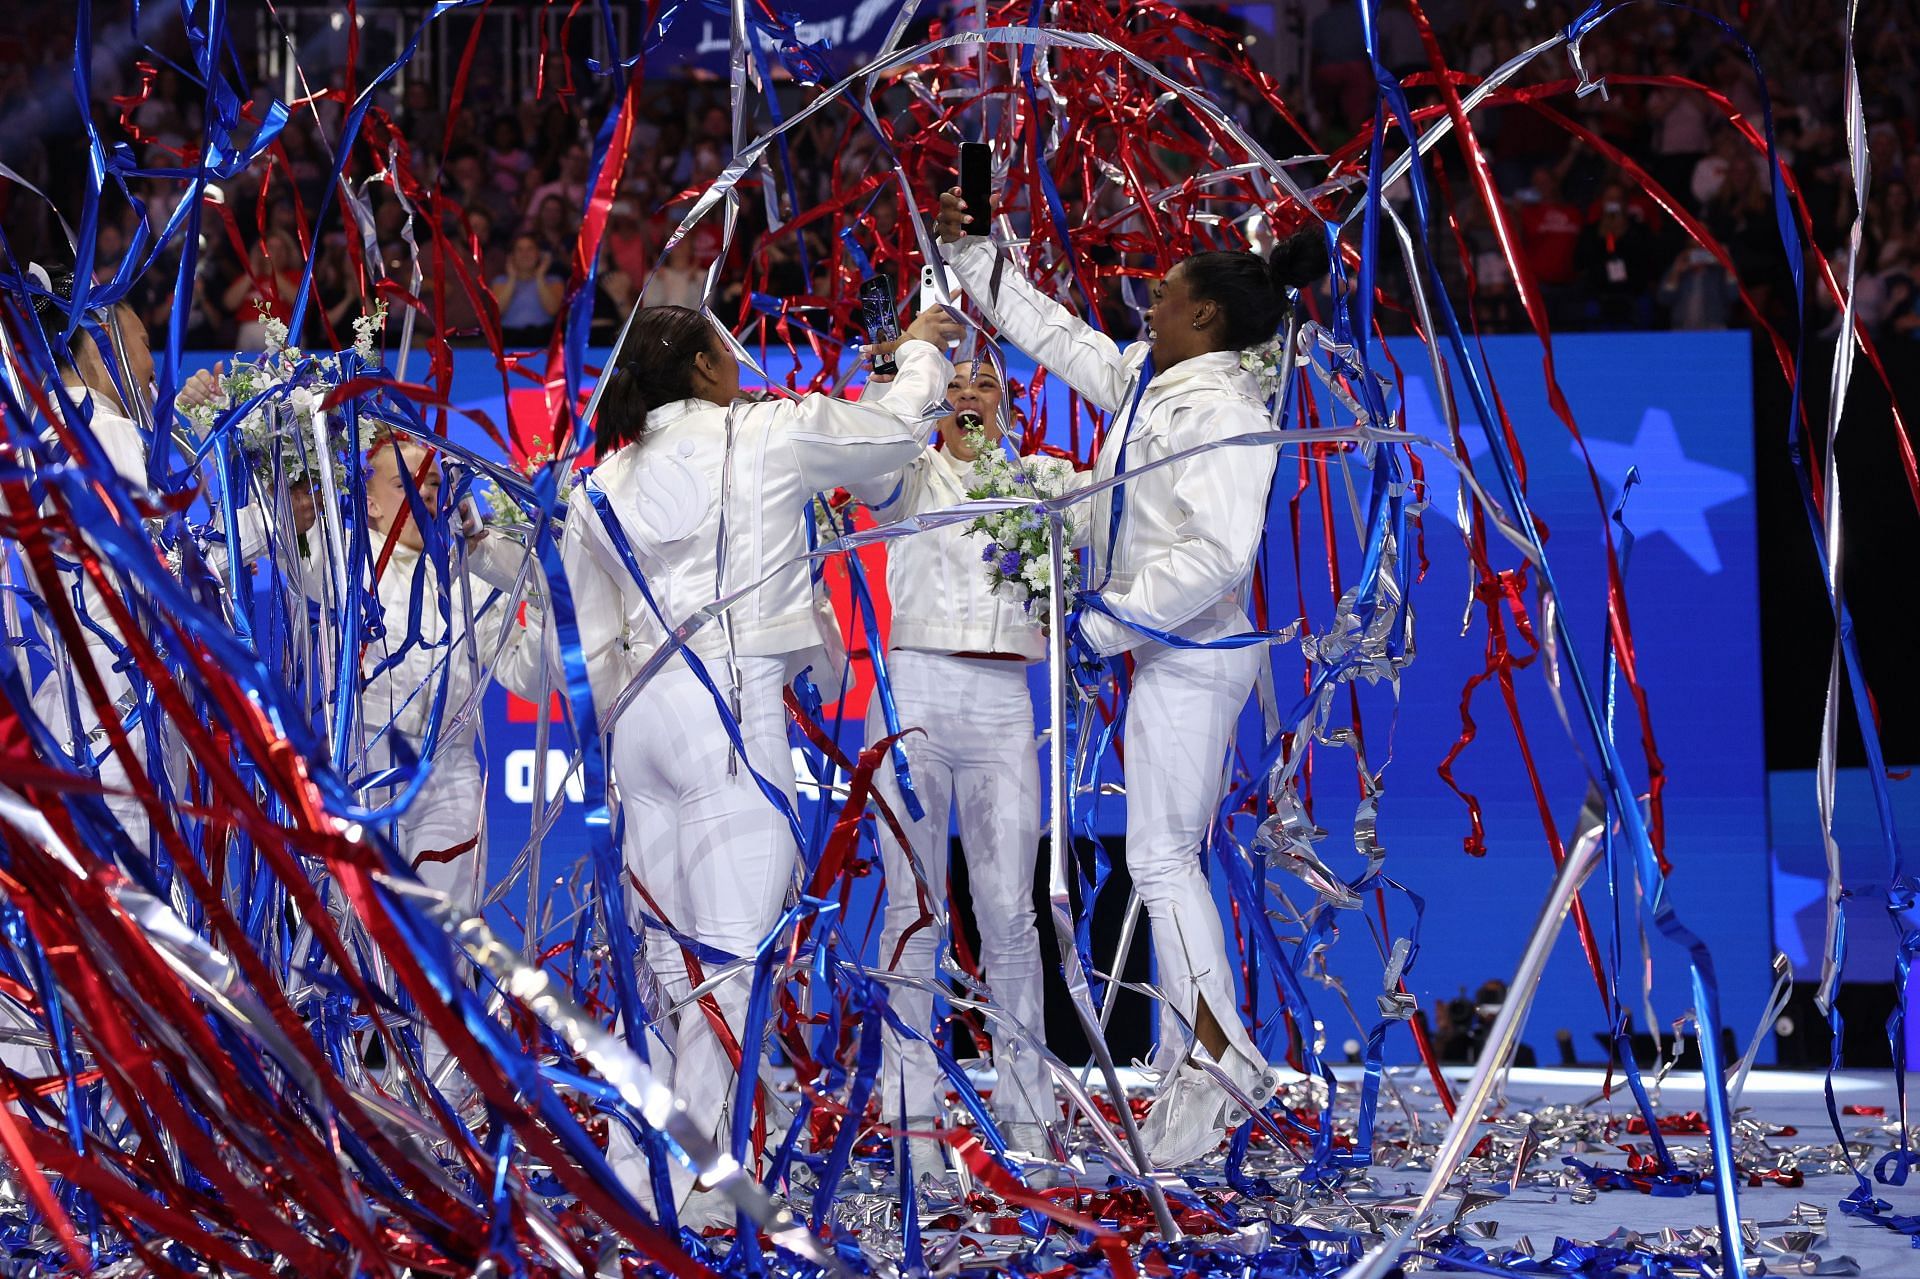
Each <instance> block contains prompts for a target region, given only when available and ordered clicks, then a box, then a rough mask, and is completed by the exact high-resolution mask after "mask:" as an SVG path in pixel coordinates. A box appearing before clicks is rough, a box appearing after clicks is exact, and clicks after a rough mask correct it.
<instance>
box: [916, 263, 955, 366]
mask: <svg viewBox="0 0 1920 1279" xmlns="http://www.w3.org/2000/svg"><path fill="white" fill-rule="evenodd" d="M937 270H939V268H938V267H936V266H934V265H933V263H931V262H928V263H926V264H925V265H923V266H922V267H921V268H920V306H919V309H918V310H916V311H914V314H915V315H919V314H920V313H921V312H922V311H930V310H932V309H933V308H934V307H936V306H939V305H940V279H939V277H938V276H937V275H935V274H934V273H935V272H936V271H937ZM959 345H960V339H958V338H955V339H954V340H953V341H951V342H949V343H947V349H948V350H949V351H951V350H953V349H954V348H955V347H957V346H959Z"/></svg>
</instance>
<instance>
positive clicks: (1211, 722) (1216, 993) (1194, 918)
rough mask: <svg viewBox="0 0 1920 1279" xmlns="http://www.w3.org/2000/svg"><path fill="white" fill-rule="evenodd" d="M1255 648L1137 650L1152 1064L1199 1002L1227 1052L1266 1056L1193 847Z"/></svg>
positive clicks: (1134, 787)
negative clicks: (1160, 1003)
mask: <svg viewBox="0 0 1920 1279" xmlns="http://www.w3.org/2000/svg"><path fill="white" fill-rule="evenodd" d="M1261 652H1262V650H1261V649H1260V648H1258V647H1252V648H1239V649H1218V650H1214V649H1180V648H1168V647H1164V646H1162V645H1159V644H1148V645H1145V646H1143V647H1141V648H1139V649H1137V650H1135V666H1134V672H1133V692H1132V693H1131V695H1130V696H1129V697H1128V699H1127V719H1126V752H1127V756H1126V758H1127V772H1126V776H1127V870H1128V872H1129V873H1130V874H1131V875H1132V876H1133V886H1134V889H1135V891H1137V892H1138V893H1139V894H1140V900H1141V903H1142V904H1143V905H1144V906H1145V907H1146V911H1147V918H1148V919H1149V920H1150V921H1151V923H1152V927H1153V956H1154V962H1155V965H1156V967H1157V969H1158V973H1157V983H1158V985H1159V987H1160V991H1161V993H1162V994H1163V995H1164V996H1165V997H1166V1000H1167V1002H1168V1004H1169V1005H1171V1007H1170V1008H1169V1009H1163V1011H1162V1015H1161V1019H1160V1060H1161V1061H1162V1063H1163V1064H1165V1063H1170V1062H1175V1061H1178V1060H1179V1057H1178V1056H1176V1055H1175V1053H1174V1050H1175V1049H1176V1048H1177V1049H1178V1050H1179V1051H1180V1052H1181V1053H1184V1051H1185V1047H1186V1045H1187V1043H1188V1038H1187V1036H1188V1034H1189V1032H1188V1031H1187V1030H1185V1029H1184V1028H1182V1027H1181V1026H1180V1023H1179V1021H1178V1020H1176V1019H1175V1018H1174V1017H1172V1016H1171V1015H1169V1014H1170V1013H1171V1012H1172V1011H1174V1010H1177V1011H1178V1013H1179V1015H1180V1016H1181V1017H1184V1018H1185V1019H1186V1021H1187V1025H1189V1026H1192V1025H1195V1024H1196V1016H1197V1012H1198V1009H1199V1006H1200V1001H1201V1000H1205V1001H1206V1006H1207V1007H1208V1008H1209V1009H1211V1010H1212V1012H1213V1019H1214V1020H1215V1021H1216V1022H1218V1023H1219V1024H1220V1029H1221V1030H1222V1031H1224V1032H1226V1037H1227V1042H1228V1044H1229V1045H1230V1046H1231V1047H1232V1048H1234V1049H1235V1050H1236V1051H1238V1052H1239V1053H1240V1054H1242V1055H1243V1056H1245V1057H1246V1059H1247V1060H1248V1061H1249V1062H1251V1063H1253V1064H1255V1065H1261V1066H1264V1065H1265V1064H1266V1063H1265V1059H1264V1058H1263V1057H1262V1056H1261V1055H1260V1053H1259V1050H1258V1049H1256V1048H1255V1047H1254V1045H1253V1040H1252V1038H1251V1037H1250V1036H1249V1035H1248V1034H1247V1029H1246V1027H1245V1026H1244V1025H1243V1024H1242V1023H1241V1020H1240V1010H1239V1001H1238V999H1237V998H1236V997H1235V995H1234V984H1233V969H1232V965H1231V961H1230V960H1229V959H1228V956H1227V942H1226V933H1225V931H1224V930H1223V929H1222V927H1221V924H1220V912H1219V910H1218V909H1217V908H1216V907H1215V906H1214V902H1213V894H1212V892H1211V891H1210V890H1209V888H1208V885H1207V878H1206V876H1205V875H1204V874H1202V873H1201V870H1200V845H1201V841H1202V840H1203V839H1204V838H1205V836H1206V832H1207V827H1208V825H1209V823H1211V822H1212V820H1213V817H1214V809H1215V806H1216V805H1217V804H1218V803H1219V800H1220V786H1221V774H1222V766H1223V764H1224V761H1225V759H1226V753H1227V747H1228V745H1229V744H1230V743H1231V742H1232V740H1233V729H1234V724H1235V723H1236V721H1238V719H1239V718H1240V710H1241V708H1242V707H1243V706H1245V705H1246V701H1247V694H1248V693H1249V692H1250V691H1251V690H1252V688H1253V681H1254V675H1255V673H1256V672H1257V671H1258V669H1259V665H1260V659H1261Z"/></svg>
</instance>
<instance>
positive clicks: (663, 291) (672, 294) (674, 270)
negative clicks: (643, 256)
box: [641, 238, 707, 310]
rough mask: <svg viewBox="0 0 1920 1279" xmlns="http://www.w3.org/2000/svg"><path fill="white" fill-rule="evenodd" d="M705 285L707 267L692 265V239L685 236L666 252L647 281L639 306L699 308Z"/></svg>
mask: <svg viewBox="0 0 1920 1279" xmlns="http://www.w3.org/2000/svg"><path fill="white" fill-rule="evenodd" d="M706 284H707V272H706V268H704V267H698V266H695V265H694V260H693V241H692V239H691V238H688V239H684V240H682V241H680V243H678V244H676V245H674V246H673V248H672V249H671V250H670V251H668V253H667V256H666V260H665V261H663V262H662V263H661V264H660V269H659V270H658V271H655V272H654V273H653V279H651V280H650V281H648V282H647V291H646V294H645V296H644V297H643V298H642V299H641V301H642V305H645V306H684V307H687V308H688V309H690V310H698V309H699V307H700V302H701V298H702V295H703V294H704V293H705V291H706Z"/></svg>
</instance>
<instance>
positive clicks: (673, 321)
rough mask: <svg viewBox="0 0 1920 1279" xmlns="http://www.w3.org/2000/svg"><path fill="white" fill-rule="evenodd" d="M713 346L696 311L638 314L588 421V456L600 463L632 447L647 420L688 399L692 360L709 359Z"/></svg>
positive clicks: (682, 309)
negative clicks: (590, 449)
mask: <svg viewBox="0 0 1920 1279" xmlns="http://www.w3.org/2000/svg"><path fill="white" fill-rule="evenodd" d="M713 342H714V334H713V328H712V326H711V325H709V324H708V323H707V318H706V317H705V316H704V315H702V314H700V312H698V311H693V310H689V309H688V308H686V307H684V306H650V307H646V308H644V309H642V310H641V312H640V314H638V315H636V316H635V317H634V319H633V328H632V329H630V330H629V331H628V333H627V339H626V341H625V342H624V343H623V344H622V345H621V347H620V350H619V351H618V352H617V353H616V357H615V361H614V365H613V367H612V368H610V369H608V370H607V374H606V383H605V389H604V390H603V391H602V392H601V393H600V407H599V409H598V411H597V412H596V413H595V415H594V422H593V447H594V452H595V453H596V454H597V455H598V456H600V457H602V458H604V457H606V456H607V455H608V454H609V453H612V452H614V451H615V450H616V449H620V448H624V447H626V446H627V445H629V444H632V443H633V442H634V441H635V440H638V439H639V438H640V437H641V436H642V435H644V434H646V429H647V414H649V413H651V412H652V411H653V410H654V409H656V408H658V407H659V406H660V405H662V404H671V403H673V402H674V401H675V400H684V399H688V398H690V397H691V396H692V395H693V360H694V357H695V356H697V355H699V354H700V353H702V352H703V351H704V352H707V353H711V352H712V350H713Z"/></svg>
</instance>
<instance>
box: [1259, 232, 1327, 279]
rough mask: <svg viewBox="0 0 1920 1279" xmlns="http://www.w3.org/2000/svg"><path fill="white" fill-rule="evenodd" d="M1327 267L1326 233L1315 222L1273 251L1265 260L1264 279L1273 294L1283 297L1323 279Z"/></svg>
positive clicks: (1278, 245)
mask: <svg viewBox="0 0 1920 1279" xmlns="http://www.w3.org/2000/svg"><path fill="white" fill-rule="evenodd" d="M1330 266H1331V263H1330V262H1329V260H1328V258H1327V236H1326V232H1325V231H1324V230H1323V229H1322V228H1321V226H1320V224H1319V223H1318V222H1315V223H1312V224H1310V225H1308V226H1306V227H1304V228H1302V229H1301V230H1298V231H1295V232H1294V233H1293V234H1292V235H1290V236H1288V237H1287V238H1286V239H1284V240H1282V241H1280V243H1278V244H1276V245H1275V246H1274V247H1273V253H1272V254H1271V255H1270V256H1269V257H1268V258H1267V278H1268V279H1269V280H1270V281H1272V283H1273V288H1274V291H1275V292H1277V293H1285V292H1286V291H1287V290H1288V289H1302V288H1305V287H1306V286H1307V285H1309V284H1312V283H1314V282H1315V281H1317V280H1320V279H1322V278H1323V277H1324V276H1325V275H1326V274H1327V271H1328V269H1329V267H1330Z"/></svg>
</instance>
